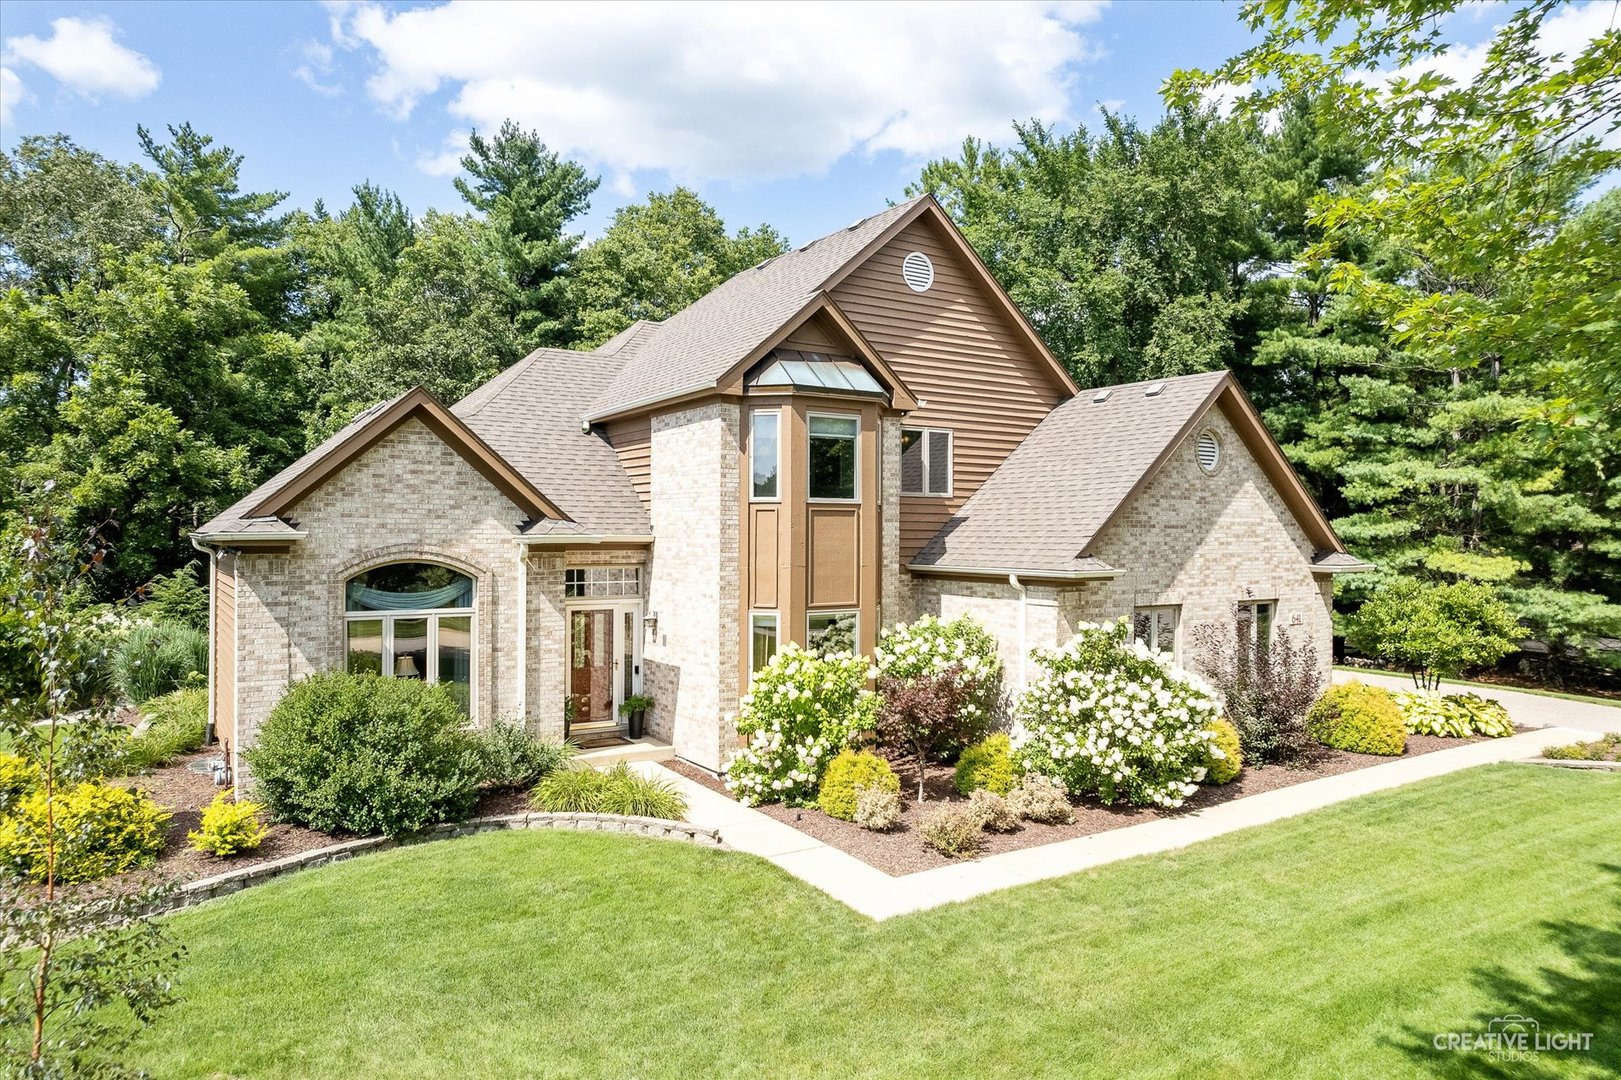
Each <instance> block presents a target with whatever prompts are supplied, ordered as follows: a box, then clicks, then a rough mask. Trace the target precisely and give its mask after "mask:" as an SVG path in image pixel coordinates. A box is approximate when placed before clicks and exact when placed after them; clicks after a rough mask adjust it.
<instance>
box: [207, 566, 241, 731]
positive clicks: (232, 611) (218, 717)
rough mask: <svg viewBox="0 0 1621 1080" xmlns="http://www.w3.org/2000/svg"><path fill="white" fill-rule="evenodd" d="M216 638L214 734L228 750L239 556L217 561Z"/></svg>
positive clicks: (212, 659)
mask: <svg viewBox="0 0 1621 1080" xmlns="http://www.w3.org/2000/svg"><path fill="white" fill-rule="evenodd" d="M213 568H214V627H213V633H214V640H213V643H212V644H213V648H212V649H211V650H210V656H209V676H210V678H209V683H210V688H211V692H212V696H213V702H212V703H213V706H214V737H215V738H217V739H219V741H220V742H221V743H222V744H225V749H226V753H227V754H228V753H229V752H230V747H231V746H233V745H235V743H236V556H234V555H227V556H225V557H224V558H223V559H216V560H213Z"/></svg>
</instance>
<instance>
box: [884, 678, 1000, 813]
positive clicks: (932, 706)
mask: <svg viewBox="0 0 1621 1080" xmlns="http://www.w3.org/2000/svg"><path fill="white" fill-rule="evenodd" d="M961 674H962V673H961V671H959V670H958V668H957V666H956V665H952V666H951V667H948V668H946V669H945V670H943V671H939V672H935V673H932V674H924V675H914V676H912V677H910V678H905V679H898V678H889V677H886V678H882V679H880V680H879V681H878V693H879V696H880V697H881V698H882V700H883V705H882V706H881V707H880V709H879V712H878V741H879V743H880V744H881V745H883V746H884V747H886V748H888V749H890V750H893V751H896V752H897V753H899V754H901V755H904V756H906V757H910V758H911V759H912V760H913V761H914V762H915V763H916V765H917V799H918V802H922V801H923V768H924V765H925V763H926V762H927V761H928V760H929V757H930V756H931V755H933V754H936V753H938V752H939V751H941V750H942V749H944V748H946V747H950V746H960V745H963V744H964V743H966V742H971V741H972V740H973V738H974V735H975V734H976V733H977V732H978V731H979V730H980V728H981V726H982V724H981V721H980V720H979V719H978V718H977V717H976V716H974V715H973V713H972V710H969V709H965V708H963V706H964V705H966V704H967V703H968V699H969V696H970V694H971V693H972V691H973V685H972V683H971V682H970V681H969V680H965V679H963V678H961Z"/></svg>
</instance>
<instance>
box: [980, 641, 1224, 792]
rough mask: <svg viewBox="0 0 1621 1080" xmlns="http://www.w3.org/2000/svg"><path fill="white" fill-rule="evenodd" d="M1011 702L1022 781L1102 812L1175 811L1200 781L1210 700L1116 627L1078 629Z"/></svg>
mask: <svg viewBox="0 0 1621 1080" xmlns="http://www.w3.org/2000/svg"><path fill="white" fill-rule="evenodd" d="M1078 630H1079V632H1078V633H1077V634H1076V635H1075V637H1074V638H1073V639H1072V640H1071V641H1070V643H1069V644H1068V645H1065V646H1064V647H1063V648H1061V649H1037V650H1035V651H1034V652H1033V653H1032V654H1031V655H1032V656H1033V657H1034V659H1035V662H1036V664H1037V666H1038V667H1040V668H1041V669H1042V675H1041V677H1040V678H1039V679H1037V680H1035V681H1034V682H1032V683H1031V684H1030V685H1029V686H1028V687H1027V688H1026V689H1025V691H1024V693H1022V694H1021V695H1020V696H1019V702H1018V706H1017V708H1016V711H1015V714H1014V724H1013V731H1012V734H1011V738H1012V743H1013V751H1014V758H1015V760H1016V761H1017V762H1018V763H1019V764H1020V765H1021V766H1023V768H1024V770H1025V771H1026V772H1035V773H1040V774H1041V775H1043V776H1050V777H1052V778H1054V779H1056V780H1059V781H1062V783H1063V785H1064V788H1065V790H1066V791H1068V792H1069V793H1070V794H1072V795H1080V794H1086V793H1088V792H1092V793H1096V795H1097V796H1098V798H1100V799H1102V800H1103V802H1105V803H1113V802H1116V801H1118V800H1120V799H1125V800H1126V801H1127V802H1130V803H1134V804H1136V805H1139V806H1142V805H1155V806H1166V807H1173V806H1181V805H1182V803H1183V801H1185V800H1186V799H1187V797H1188V796H1189V795H1192V794H1193V793H1194V792H1195V791H1197V790H1198V783H1199V781H1200V780H1203V779H1204V775H1205V765H1204V763H1205V757H1206V754H1207V752H1208V748H1209V746H1210V744H1211V741H1212V736H1211V734H1210V731H1209V724H1210V721H1212V720H1214V719H1215V718H1216V717H1217V715H1218V710H1217V705H1216V697H1215V694H1214V693H1213V692H1212V691H1211V689H1210V687H1209V686H1208V685H1207V684H1206V683H1205V682H1204V681H1203V680H1202V679H1200V678H1199V677H1198V676H1196V675H1193V674H1190V673H1189V672H1186V671H1183V670H1182V669H1181V668H1179V667H1177V666H1175V664H1174V663H1173V662H1172V660H1171V657H1170V655H1169V654H1167V653H1160V652H1155V651H1153V650H1151V649H1149V648H1148V647H1147V646H1146V645H1144V644H1142V643H1141V642H1134V641H1132V640H1130V637H1131V628H1130V626H1129V625H1128V624H1127V623H1126V621H1125V620H1124V619H1122V620H1120V621H1118V622H1114V623H1105V624H1103V625H1097V624H1092V623H1083V624H1081V626H1080V627H1079V628H1078Z"/></svg>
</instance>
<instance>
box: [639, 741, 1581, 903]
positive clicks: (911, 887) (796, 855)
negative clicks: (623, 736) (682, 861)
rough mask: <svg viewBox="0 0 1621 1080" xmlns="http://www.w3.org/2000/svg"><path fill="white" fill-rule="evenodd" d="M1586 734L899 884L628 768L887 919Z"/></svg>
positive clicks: (683, 782) (1314, 786)
mask: <svg viewBox="0 0 1621 1080" xmlns="http://www.w3.org/2000/svg"><path fill="white" fill-rule="evenodd" d="M1586 734H1587V733H1586V732H1584V731H1579V730H1573V729H1571V728H1545V729H1543V730H1540V731H1531V732H1525V733H1522V734H1520V735H1514V736H1511V737H1509V738H1507V739H1491V740H1487V741H1485V742H1478V743H1470V744H1469V745H1467V746H1460V747H1457V748H1456V749H1452V750H1438V751H1435V752H1434V753H1430V754H1424V755H1422V756H1420V757H1414V758H1402V759H1400V760H1397V761H1392V762H1389V763H1388V764H1384V765H1373V766H1370V767H1369V768H1366V769H1358V770H1357V771H1356V772H1351V773H1341V774H1340V775H1338V776H1325V777H1323V778H1322V779H1320V780H1308V781H1307V782H1305V783H1303V784H1296V785H1294V786H1293V787H1287V788H1279V789H1277V790H1275V791H1266V792H1262V793H1261V794H1259V795H1251V796H1249V797H1248V798H1243V799H1238V800H1235V801H1233V802H1228V803H1222V804H1221V805H1220V806H1212V807H1209V808H1207V809H1204V810H1196V811H1193V812H1191V813H1188V814H1185V815H1182V816H1179V817H1175V818H1164V819H1161V820H1158V821H1150V822H1146V823H1144V824H1141V825H1129V826H1126V827H1124V828H1120V829H1112V830H1110V831H1109V832H1104V833H1097V834H1095V835H1092V836H1080V837H1076V838H1075V839H1073V840H1061V841H1058V842H1056V843H1052V844H1045V845H1042V846H1041V847H1032V848H1024V849H1022V850H1020V851H1007V852H1003V853H1002V854H999V855H991V856H988V857H987V858H983V859H972V860H968V861H964V862H960V863H952V864H950V865H948V866H941V867H936V868H935V869H933V870H923V871H920V872H918V873H915V874H906V875H904V876H902V877H891V876H890V875H889V874H886V873H884V872H883V871H882V870H879V869H878V868H877V867H874V866H869V865H868V864H866V863H864V862H862V861H861V860H860V859H858V858H856V857H855V856H854V855H850V854H847V853H845V852H843V851H840V850H839V849H837V848H835V847H830V846H829V845H827V844H824V843H822V841H820V840H817V839H816V838H815V837H812V836H809V835H807V834H805V833H802V832H800V831H799V830H798V829H795V828H793V827H792V826H789V825H785V824H783V823H782V822H780V821H777V820H776V819H774V818H770V817H767V816H766V815H765V814H762V813H760V812H759V811H757V810H751V809H749V808H748V807H746V806H740V805H739V804H737V803H735V802H733V801H732V800H731V799H729V798H727V797H726V796H724V795H722V794H720V793H719V792H715V791H711V790H710V789H709V788H706V787H704V786H703V785H702V784H699V783H697V782H695V781H693V780H689V779H687V778H686V777H684V776H682V775H680V774H679V773H676V772H672V771H671V770H669V769H666V768H664V767H663V766H661V765H659V764H657V763H656V762H639V763H637V764H635V765H632V766H631V767H632V768H633V769H636V770H638V771H640V772H644V773H647V774H649V775H653V776H657V777H659V778H660V779H662V780H666V781H668V782H670V783H671V784H674V785H675V786H676V787H678V788H679V789H680V790H681V792H682V794H684V795H685V796H686V797H687V804H688V811H687V820H688V821H689V822H691V823H692V824H694V825H699V826H702V827H705V828H712V829H715V830H717V831H718V832H719V833H720V837H721V840H722V841H724V842H725V843H726V844H727V845H729V846H730V847H733V848H736V849H737V850H739V851H746V852H749V853H750V854H753V855H758V856H760V857H761V858H764V859H767V860H769V861H771V862H773V863H776V864H777V865H778V866H780V867H782V868H783V869H784V870H786V871H788V872H789V873H790V874H793V875H794V876H795V877H797V878H799V879H800V880H802V881H804V882H807V883H808V884H810V885H814V886H815V887H816V888H818V889H821V890H822V891H823V892H825V893H827V894H828V895H829V896H831V897H833V898H834V899H835V900H838V901H840V902H841V903H843V904H846V905H848V906H849V907H851V908H853V909H855V910H856V911H858V912H860V913H861V914H863V915H866V916H868V917H869V918H872V919H888V918H891V917H892V916H895V915H904V914H907V913H909V912H914V911H925V910H927V909H929V908H934V907H939V906H941V905H942V904H950V903H955V902H957V901H959V900H968V899H971V898H973V897H975V896H982V895H984V894H985V893H988V892H995V891H997V890H998V889H1007V888H1011V887H1013V886H1015V885H1026V884H1029V883H1031V882H1035V881H1044V880H1046V879H1048V878H1055V877H1062V876H1064V875H1066V874H1073V873H1076V872H1078V871H1081V870H1088V869H1091V868H1092V867H1094V866H1102V865H1104V864H1106V863H1112V862H1118V861H1119V860H1121V859H1130V858H1134V857H1136V856H1138V855H1152V854H1155V853H1158V852H1163V851H1172V850H1175V849H1177V848H1182V847H1186V846H1188V845H1189V844H1195V843H1198V842H1199V841H1200V840H1208V839H1210V838H1211V837H1215V836H1221V835H1223V834H1224V833H1230V832H1234V831H1236V830H1238V829H1247V828H1249V827H1250V826H1252V825H1264V824H1266V823H1268V822H1272V821H1278V820H1281V819H1283V818H1287V817H1294V816H1295V815H1296V814H1304V813H1307V812H1308V811H1311V810H1317V809H1319V808H1321V807H1324V806H1330V805H1332V804H1334V803H1337V802H1344V801H1345V800H1346V799H1354V798H1356V797H1357V796H1359V795H1366V794H1368V793H1369V792H1374V791H1383V790H1386V789H1388V788H1394V787H1400V786H1402V785H1403V784H1411V783H1413V782H1414V781H1416V780H1426V779H1428V778H1430V777H1432V776H1442V775H1445V774H1446V773H1450V772H1456V771H1458V770H1459V769H1467V768H1471V767H1473V766H1476V765H1487V764H1491V763H1492V762H1498V761H1512V760H1515V759H1518V758H1528V757H1535V756H1536V755H1537V754H1539V753H1540V752H1541V751H1542V749H1543V748H1544V747H1547V746H1555V745H1558V744H1560V743H1570V742H1576V741H1578V740H1580V739H1582V738H1584V737H1585V736H1586ZM919 842H920V843H921V841H919Z"/></svg>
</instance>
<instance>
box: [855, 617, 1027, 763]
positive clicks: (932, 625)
mask: <svg viewBox="0 0 1621 1080" xmlns="http://www.w3.org/2000/svg"><path fill="white" fill-rule="evenodd" d="M873 661H874V664H875V666H876V667H877V668H878V679H879V681H880V682H883V681H884V680H889V679H894V680H899V681H902V682H905V681H909V680H913V679H917V678H919V677H925V676H936V675H942V674H945V673H947V672H950V673H951V675H952V678H953V679H954V680H955V681H956V682H957V683H958V684H959V686H960V688H961V691H962V692H961V694H960V695H958V696H957V700H958V701H960V704H959V705H958V712H959V714H960V715H959V716H958V718H957V719H958V721H959V722H958V723H956V724H955V725H953V729H954V730H955V731H957V732H960V733H961V735H962V737H961V738H960V740H958V741H955V742H952V741H948V742H947V744H946V745H943V746H940V747H938V748H937V752H938V753H940V754H942V755H943V756H945V757H946V758H947V759H948V760H949V758H950V757H951V756H954V755H955V754H957V753H958V752H960V751H961V750H962V749H963V748H964V747H966V746H968V745H970V744H971V743H973V742H974V741H975V740H976V739H978V738H979V737H980V736H982V735H983V734H984V733H985V732H986V731H988V730H989V729H990V726H991V724H992V723H993V722H994V721H995V719H996V714H997V711H998V706H999V704H1000V701H1001V697H1002V660H1001V654H1000V653H999V652H998V650H997V645H996V638H995V637H994V636H992V635H991V633H990V631H988V630H986V629H985V627H983V626H981V625H980V623H979V621H978V620H977V619H975V618H974V617H973V616H972V615H959V616H957V617H956V618H955V619H941V618H939V617H937V616H934V615H924V616H923V617H921V618H919V619H917V620H915V621H914V622H910V623H899V624H897V625H895V626H891V627H888V628H887V629H885V630H883V631H881V632H880V633H879V635H878V647H877V648H876V649H875V650H873Z"/></svg>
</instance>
